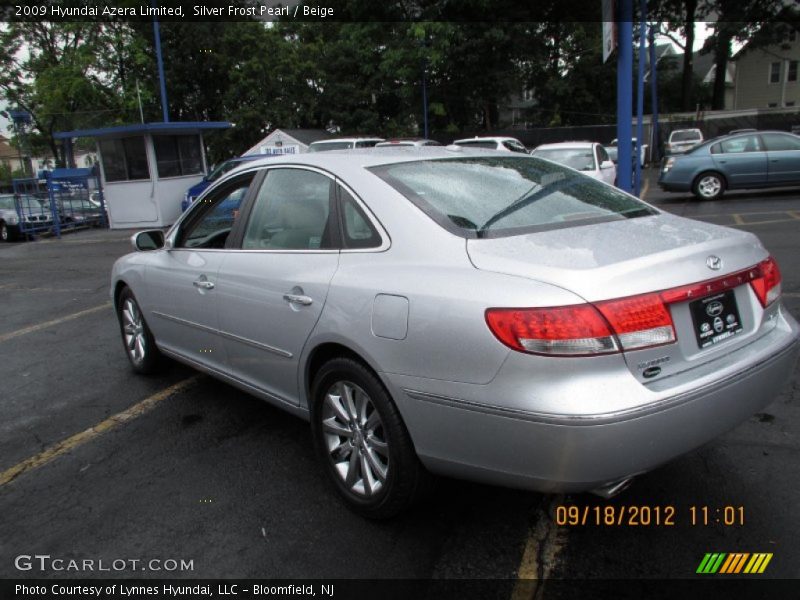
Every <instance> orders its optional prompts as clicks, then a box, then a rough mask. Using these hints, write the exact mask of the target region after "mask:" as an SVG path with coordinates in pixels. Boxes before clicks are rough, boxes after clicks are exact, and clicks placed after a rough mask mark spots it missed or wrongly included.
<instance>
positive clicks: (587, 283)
mask: <svg viewBox="0 0 800 600" xmlns="http://www.w3.org/2000/svg"><path fill="white" fill-rule="evenodd" d="M467 253H468V255H469V258H470V260H471V261H472V263H473V264H474V266H475V267H476V268H478V269H483V270H489V271H494V272H500V273H506V274H509V275H515V276H520V277H526V278H531V279H535V280H538V281H542V282H546V283H548V284H551V285H557V286H559V287H562V288H565V289H567V290H569V291H571V292H574V293H575V294H577V295H579V296H581V297H582V298H583V299H585V300H586V301H587V302H591V303H599V302H601V301H604V300H610V299H617V298H625V297H629V296H636V295H639V294H646V293H651V292H657V291H662V290H668V289H673V288H678V287H681V286H686V285H689V284H695V283H698V282H704V281H709V280H714V279H719V278H721V277H724V276H726V275H728V274H731V273H737V272H742V271H745V270H747V269H748V268H750V267H753V266H754V265H757V264H758V263H759V262H760V261H762V260H764V259H765V258H766V257H767V253H766V251H765V250H764V249H763V247H762V246H761V244H760V243H759V241H758V239H757V238H756V237H755V236H753V235H752V234H750V233H747V232H742V231H737V230H733V229H728V228H723V227H719V226H716V225H711V224H707V223H700V222H697V221H692V220H689V219H684V218H681V217H677V216H674V215H669V214H665V213H661V214H658V215H654V216H648V217H640V218H634V219H625V220H620V221H614V222H611V223H601V224H593V225H586V226H578V227H568V228H560V229H554V230H550V231H543V232H538V233H531V234H526V235H518V236H510V237H502V238H494V239H492V238H489V239H470V240H468V241H467ZM715 267H716V268H715ZM740 281H741V283H738V284H736V285H734V283H731V282H727V285H726V286H725V287H724V289H723V290H722V291H717V292H716V293H715V294H705V297H707V298H709V297H712V296H715V295H717V294H723V295H722V296H720V297H719V298H713V299H712V300H709V301H708V302H705V303H704V302H702V298H701V296H697V295H696V296H694V297H693V299H691V300H687V301H681V302H675V303H672V304H670V305H669V307H668V308H669V310H670V314H671V317H672V321H673V324H674V328H675V334H676V337H677V342H675V343H671V344H666V345H663V346H656V347H651V348H647V349H642V350H634V351H628V352H625V357H626V361H627V362H628V366H629V367H630V369H631V371H632V372H633V373H634V375H636V376H637V377H638V378H639V379H640V380H642V381H645V380H648V381H649V380H653V379H657V378H661V377H664V376H666V375H669V374H672V373H675V372H679V371H681V370H685V369H687V368H691V366H693V365H696V364H701V363H703V362H706V361H708V360H712V359H713V358H714V357H715V356H717V355H719V353H720V352H725V351H726V349H727V350H730V349H733V348H734V347H737V346H739V345H742V344H745V343H747V340H748V338H750V337H751V336H753V335H754V334H756V332H757V330H758V329H759V327H760V325H761V322H762V317H763V312H764V311H763V309H762V307H761V305H760V303H759V301H758V299H757V298H756V296H755V294H754V293H753V291H752V289H751V287H750V285H749V283H748V281H744V279H742V280H740ZM727 286H730V287H731V290H732V291H731V292H730V293H728V287H727ZM698 301H700V306H699V308H698V305H697V304H694V305H693V303H695V302H698ZM710 302H720V303H721V304H722V314H720V315H714V317H716V316H719V317H720V318H722V319H723V326H724V327H727V326H728V325H732V326H733V327H732V330H734V329H735V330H736V333H735V334H732V335H731V336H730V339H725V340H720V342H719V343H714V344H713V345H709V346H706V347H703V346H702V345H701V341H700V340H698V338H697V330H699V328H700V327H701V326H702V321H703V317H702V315H700V313H699V312H698V311H702V310H706V308H707V307H708V306H710V304H709V303H710ZM530 305H531V306H536V305H537V304H536V298H531V303H530ZM693 306H694V307H693ZM712 309H713V310H712ZM712 309H709V310H710V311H711V312H715V311H716V310H719V306H718V305H717V304H714V305H713V307H712ZM693 313H695V314H694V315H693ZM732 313H735V317H732V319H733V320H734V321H735V322H733V323H725V322H724V321H725V319H726V317H727V316H728V314H732ZM714 317H710V316H709V319H711V321H712V322H713V318H714ZM710 335H712V337H713V336H714V334H710Z"/></svg>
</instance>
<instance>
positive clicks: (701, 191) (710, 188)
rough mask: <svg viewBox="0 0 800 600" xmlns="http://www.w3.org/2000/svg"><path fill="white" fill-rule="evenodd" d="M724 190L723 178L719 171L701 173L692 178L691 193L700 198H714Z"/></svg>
mask: <svg viewBox="0 0 800 600" xmlns="http://www.w3.org/2000/svg"><path fill="white" fill-rule="evenodd" d="M724 192H725V178H724V177H723V176H722V175H720V174H719V173H715V172H713V171H709V172H707V173H701V174H700V175H698V176H697V178H696V179H695V180H694V184H693V185H692V193H693V194H694V195H695V196H696V197H697V198H699V199H700V200H716V199H717V198H719V197H720V196H722V194H723V193H724Z"/></svg>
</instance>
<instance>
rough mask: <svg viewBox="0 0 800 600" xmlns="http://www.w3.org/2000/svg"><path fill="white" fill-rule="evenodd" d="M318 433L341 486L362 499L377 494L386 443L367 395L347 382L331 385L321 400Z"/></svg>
mask: <svg viewBox="0 0 800 600" xmlns="http://www.w3.org/2000/svg"><path fill="white" fill-rule="evenodd" d="M322 432H323V436H324V440H325V447H326V449H327V452H328V456H329V458H330V460H331V462H332V463H333V466H334V468H335V472H336V473H337V475H338V476H339V478H340V479H341V481H342V482H343V483H344V485H345V487H346V488H347V489H348V490H349V491H350V492H352V493H353V494H355V495H357V496H360V497H363V498H371V497H374V496H375V495H376V494H378V493H379V492H380V491H381V490H382V489H383V487H384V484H385V483H386V480H387V477H388V475H389V469H390V460H389V445H388V443H387V441H386V435H385V432H384V426H383V421H382V420H381V417H380V414H379V413H378V411H377V410H376V409H375V405H374V404H373V402H372V400H371V399H370V397H369V395H368V394H367V393H366V392H365V391H364V390H363V389H362V388H361V387H359V386H357V385H356V384H354V383H352V382H349V381H337V382H335V383H334V384H333V385H331V386H330V388H328V391H327V392H326V393H325V397H324V400H323V403H322Z"/></svg>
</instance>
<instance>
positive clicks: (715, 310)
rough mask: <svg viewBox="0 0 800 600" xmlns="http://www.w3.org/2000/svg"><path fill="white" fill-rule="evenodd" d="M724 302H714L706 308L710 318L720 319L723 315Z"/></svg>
mask: <svg viewBox="0 0 800 600" xmlns="http://www.w3.org/2000/svg"><path fill="white" fill-rule="evenodd" d="M722 308H723V307H722V302H719V301H717V300H714V302H711V303H710V304H709V305H708V306H706V314H707V315H708V316H709V317H718V316H720V315H721V314H722Z"/></svg>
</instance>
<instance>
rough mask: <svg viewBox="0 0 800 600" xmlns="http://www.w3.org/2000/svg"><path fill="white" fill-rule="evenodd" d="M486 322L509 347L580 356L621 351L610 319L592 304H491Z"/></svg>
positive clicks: (519, 349) (538, 352)
mask: <svg viewBox="0 0 800 600" xmlns="http://www.w3.org/2000/svg"><path fill="white" fill-rule="evenodd" d="M486 323H487V325H489V329H491V331H492V333H494V335H495V336H496V337H497V339H498V340H500V341H501V342H503V343H504V344H505V345H506V346H508V347H509V348H512V349H514V350H518V351H520V352H533V353H535V354H550V355H567V356H578V355H584V354H605V353H609V352H618V351H619V349H618V348H617V343H616V340H615V339H614V335H613V333H612V332H611V329H610V327H609V325H608V322H606V320H605V319H604V318H603V317H602V315H601V314H600V313H599V312H597V309H596V308H595V307H594V306H592V305H591V304H577V305H575V306H559V307H553V308H490V309H489V310H487V311H486Z"/></svg>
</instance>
